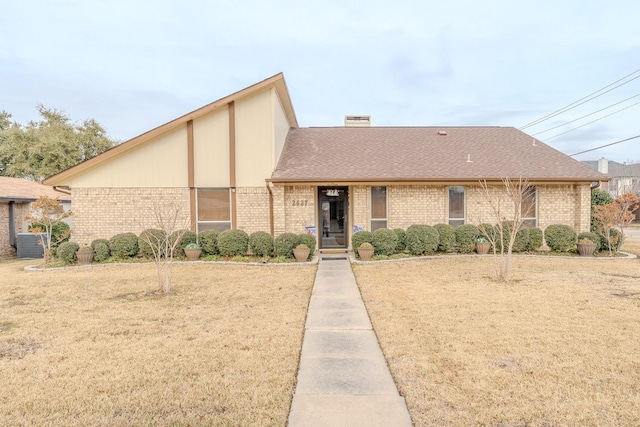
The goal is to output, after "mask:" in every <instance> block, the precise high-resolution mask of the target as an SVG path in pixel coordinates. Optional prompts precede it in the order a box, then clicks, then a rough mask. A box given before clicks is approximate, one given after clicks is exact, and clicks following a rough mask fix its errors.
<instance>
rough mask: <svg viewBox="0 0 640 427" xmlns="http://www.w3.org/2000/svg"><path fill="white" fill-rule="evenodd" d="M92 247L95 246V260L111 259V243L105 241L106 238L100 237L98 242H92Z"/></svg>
mask: <svg viewBox="0 0 640 427" xmlns="http://www.w3.org/2000/svg"><path fill="white" fill-rule="evenodd" d="M107 242H108V240H107ZM91 247H92V248H93V260H94V261H95V262H104V261H106V260H107V259H109V256H110V255H111V251H110V250H109V244H108V243H105V240H104V239H100V241H99V242H97V243H96V244H93V242H92V243H91Z"/></svg>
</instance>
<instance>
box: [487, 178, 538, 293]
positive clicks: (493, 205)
mask: <svg viewBox="0 0 640 427" xmlns="http://www.w3.org/2000/svg"><path fill="white" fill-rule="evenodd" d="M480 189H481V191H482V195H483V198H484V200H485V201H486V202H487V203H488V205H489V213H488V215H487V217H485V218H479V221H478V224H477V226H478V229H479V230H480V233H482V235H483V236H484V237H485V238H486V239H487V240H488V241H489V242H490V243H491V246H492V248H493V256H494V260H495V273H496V279H498V280H500V281H504V282H508V281H509V274H510V273H511V258H512V252H513V244H514V243H515V241H516V235H517V234H518V231H520V229H521V228H522V224H523V218H524V217H523V213H524V214H526V213H527V212H526V210H527V209H528V208H530V207H532V206H533V204H532V203H530V201H531V198H532V197H533V194H534V193H533V190H534V189H533V187H531V186H530V185H529V182H528V181H527V180H526V179H522V178H518V179H511V178H503V179H502V185H490V184H488V183H487V181H486V180H483V181H480ZM523 210H524V211H525V212H523ZM505 243H506V248H505ZM505 251H506V252H505Z"/></svg>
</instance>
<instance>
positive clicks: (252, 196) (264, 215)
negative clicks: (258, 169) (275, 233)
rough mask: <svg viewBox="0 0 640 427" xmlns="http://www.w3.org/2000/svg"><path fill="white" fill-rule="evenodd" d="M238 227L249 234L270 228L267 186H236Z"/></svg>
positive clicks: (267, 230)
mask: <svg viewBox="0 0 640 427" xmlns="http://www.w3.org/2000/svg"><path fill="white" fill-rule="evenodd" d="M236 210H237V214H236V218H237V224H236V228H238V229H240V230H244V231H246V232H247V234H251V233H253V232H255V231H266V232H267V233H268V232H269V231H270V230H269V228H270V227H269V192H268V191H267V189H266V187H243V188H236Z"/></svg>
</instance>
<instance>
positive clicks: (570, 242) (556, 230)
mask: <svg viewBox="0 0 640 427" xmlns="http://www.w3.org/2000/svg"><path fill="white" fill-rule="evenodd" d="M576 238H577V236H576V232H575V231H574V230H573V228H571V227H569V226H568V225H564V224H551V225H550V226H548V227H547V228H546V229H545V230H544V239H545V241H546V242H547V246H549V249H551V250H552V251H553V252H567V251H568V250H569V249H573V248H574V247H575V245H576Z"/></svg>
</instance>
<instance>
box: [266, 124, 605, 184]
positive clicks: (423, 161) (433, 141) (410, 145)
mask: <svg viewBox="0 0 640 427" xmlns="http://www.w3.org/2000/svg"><path fill="white" fill-rule="evenodd" d="M520 177H521V178H525V179H528V180H535V181H565V182H592V181H608V180H609V178H607V177H606V176H605V175H603V174H601V173H599V172H597V171H594V170H592V169H590V168H589V167H587V166H586V165H584V164H582V163H581V162H579V161H577V160H574V159H572V158H571V157H569V156H567V155H565V154H563V153H561V152H559V151H557V150H555V149H554V148H551V147H550V146H548V145H546V144H544V143H543V142H541V141H539V140H536V139H534V138H533V137H531V136H530V135H527V134H525V133H523V132H521V131H519V130H517V129H515V128H511V127H330V128H296V129H291V130H290V131H289V134H288V136H287V140H286V142H285V146H284V148H283V151H282V155H281V156H280V161H279V162H278V165H277V167H276V169H275V171H274V172H273V175H272V178H271V181H273V182H312V181H332V182H339V181H342V182H346V181H352V182H354V181H449V182H451V181H469V180H480V179H486V180H500V179H502V178H520Z"/></svg>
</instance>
